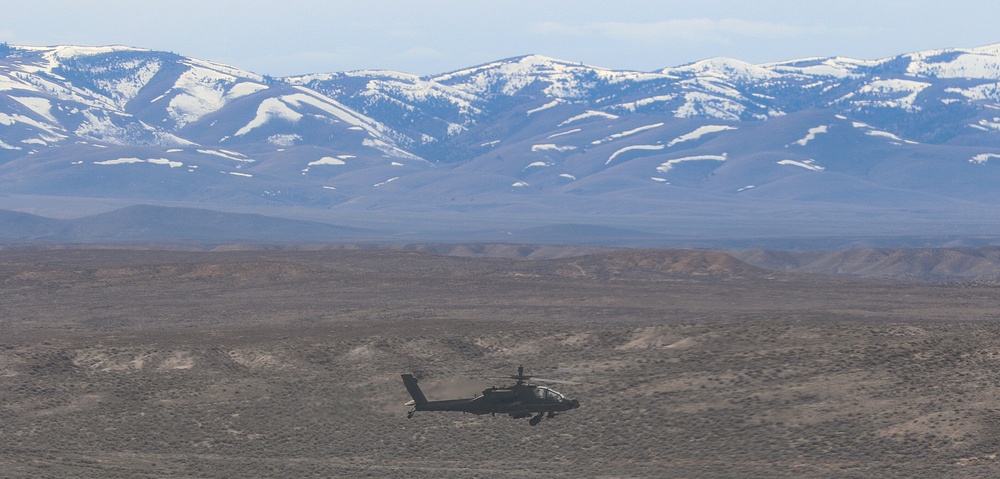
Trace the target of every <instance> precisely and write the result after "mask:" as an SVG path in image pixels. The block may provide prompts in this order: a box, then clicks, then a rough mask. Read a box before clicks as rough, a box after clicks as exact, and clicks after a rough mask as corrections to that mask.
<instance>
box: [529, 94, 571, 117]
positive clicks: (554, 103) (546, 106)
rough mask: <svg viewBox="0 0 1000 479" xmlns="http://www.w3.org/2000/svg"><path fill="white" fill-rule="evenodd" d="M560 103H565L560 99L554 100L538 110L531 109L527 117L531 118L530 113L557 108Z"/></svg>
mask: <svg viewBox="0 0 1000 479" xmlns="http://www.w3.org/2000/svg"><path fill="white" fill-rule="evenodd" d="M560 103H566V101H565V100H563V99H561V98H556V99H555V100H552V101H550V102H548V103H546V104H544V105H542V106H540V107H538V108H533V109H531V110H528V116H531V114H532V113H538V112H540V111H542V110H548V109H549V108H552V107H555V106H558V105H559V104H560Z"/></svg>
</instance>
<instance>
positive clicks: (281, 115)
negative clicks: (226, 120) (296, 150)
mask: <svg viewBox="0 0 1000 479" xmlns="http://www.w3.org/2000/svg"><path fill="white" fill-rule="evenodd" d="M274 119H279V120H285V121H287V122H289V123H297V122H298V121H299V120H301V119H302V114H301V113H299V112H297V111H295V110H292V109H291V108H289V106H288V104H286V103H285V102H283V101H281V99H280V98H267V99H265V100H264V101H262V102H260V105H259V106H258V107H257V116H255V117H254V119H253V120H250V123H247V124H246V126H244V127H243V128H240V129H239V130H237V131H236V133H235V135H236V136H243V135H245V134H247V133H250V132H251V131H253V130H254V129H255V128H258V127H261V126H264V125H266V124H267V123H268V122H270V121H271V120H274Z"/></svg>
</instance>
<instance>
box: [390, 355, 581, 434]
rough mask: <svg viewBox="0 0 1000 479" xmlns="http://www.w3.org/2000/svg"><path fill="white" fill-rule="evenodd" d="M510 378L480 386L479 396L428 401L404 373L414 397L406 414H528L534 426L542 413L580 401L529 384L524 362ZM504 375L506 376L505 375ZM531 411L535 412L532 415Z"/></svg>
mask: <svg viewBox="0 0 1000 479" xmlns="http://www.w3.org/2000/svg"><path fill="white" fill-rule="evenodd" d="M507 378H510V379H513V380H514V384H512V385H510V386H504V387H496V386H493V387H490V388H486V389H484V390H483V394H482V395H481V396H474V397H472V398H470V399H445V400H441V401H428V400H427V397H425V396H424V393H423V392H422V391H421V390H420V386H418V385H417V378H415V377H413V375H412V374H403V385H405V386H406V390H407V391H408V392H409V393H410V396H411V397H412V398H413V400H412V401H409V402H407V403H406V405H407V406H413V409H411V410H410V411H409V412H408V413H406V417H407V418H408V419H409V418H412V417H413V414H414V413H416V412H417V411H459V412H463V413H470V414H476V415H483V414H491V415H494V416H496V415H497V414H507V415H508V416H510V417H511V418H513V419H521V418H526V417H529V416H531V419H530V420H528V424H530V425H532V426H537V425H538V423H540V422H542V417H543V416H544V417H547V418H549V419H551V418H553V417H555V416H556V413H557V412H562V411H569V410H571V409H576V408H578V407H580V401H577V400H576V399H570V398H568V397H566V396H564V395H562V394H561V393H559V392H557V391H555V390H553V389H550V388H547V387H545V386H538V385H535V384H528V380H529V379H531V376H527V375H525V374H524V366H518V368H517V375H512V376H507ZM505 379H506V378H505ZM536 381H542V382H551V383H563V384H576V383H573V382H570V381H556V380H552V379H536ZM532 415H534V416H532Z"/></svg>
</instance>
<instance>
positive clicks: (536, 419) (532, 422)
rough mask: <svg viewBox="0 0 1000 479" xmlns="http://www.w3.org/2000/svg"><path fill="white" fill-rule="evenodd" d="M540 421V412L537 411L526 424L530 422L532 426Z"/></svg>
mask: <svg viewBox="0 0 1000 479" xmlns="http://www.w3.org/2000/svg"><path fill="white" fill-rule="evenodd" d="M540 422H542V413H538V415H537V416H535V417H533V418H531V420H530V421H528V424H530V425H532V426H537V425H538V423H540Z"/></svg>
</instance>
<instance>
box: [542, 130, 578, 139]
mask: <svg viewBox="0 0 1000 479" xmlns="http://www.w3.org/2000/svg"><path fill="white" fill-rule="evenodd" d="M578 131H580V128H573V129H572V130H569V131H564V132H562V133H553V134H551V135H549V136H547V137H545V138H546V139H552V138H555V137H557V136H563V135H569V134H571V133H576V132H578Z"/></svg>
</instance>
